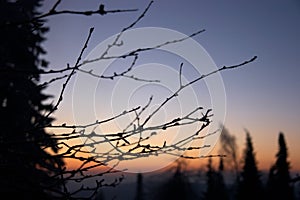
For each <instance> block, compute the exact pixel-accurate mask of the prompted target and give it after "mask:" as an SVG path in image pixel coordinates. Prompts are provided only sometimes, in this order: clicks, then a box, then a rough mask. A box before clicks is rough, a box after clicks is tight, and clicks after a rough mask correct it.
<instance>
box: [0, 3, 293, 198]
mask: <svg viewBox="0 0 300 200" xmlns="http://www.w3.org/2000/svg"><path fill="white" fill-rule="evenodd" d="M0 2H1V3H0V16H1V18H0V29H1V31H0V40H1V43H0V51H1V57H0V70H1V71H0V91H1V93H0V115H1V120H0V127H1V129H0V193H1V195H2V196H3V195H5V196H6V195H8V196H9V197H10V199H76V198H79V197H78V195H81V194H85V196H84V197H80V198H81V199H105V190H104V189H103V188H105V187H117V186H118V185H119V184H122V180H123V179H124V175H123V174H122V173H123V172H121V173H120V172H119V171H118V170H115V169H114V168H109V169H107V167H106V164H107V162H109V161H111V160H114V161H120V160H122V159H123V160H125V159H138V158H139V157H151V156H157V155H160V154H174V156H176V157H181V159H183V160H184V159H200V158H199V157H192V156H185V154H184V155H182V154H176V153H174V152H176V151H177V150H184V151H190V150H191V151H193V150H199V149H202V148H205V147H206V146H204V147H202V146H193V147H189V148H186V147H185V146H184V144H185V142H187V141H194V140H201V139H203V138H205V137H209V135H211V134H208V135H204V136H201V137H200V136H199V133H200V132H201V131H203V130H204V129H205V128H206V127H208V126H209V125H210V122H211V121H210V118H211V116H212V114H211V112H212V110H210V109H207V110H205V109H204V108H202V107H199V108H195V109H194V110H192V111H190V113H188V114H186V115H185V116H179V117H177V118H175V119H173V120H172V121H168V122H163V123H162V124H159V125H157V126H147V125H148V124H147V122H148V121H150V120H151V119H152V117H153V116H154V115H155V114H156V113H157V112H158V111H159V110H160V109H162V108H163V107H164V105H165V104H167V103H168V102H169V101H170V100H172V99H174V98H176V97H177V96H178V95H179V93H180V92H181V91H183V90H184V89H185V88H186V87H188V86H190V85H192V84H193V83H195V82H198V81H200V80H202V79H204V78H205V77H207V76H210V75H212V74H215V73H219V72H220V71H223V70H227V69H234V68H238V67H240V66H244V65H246V64H248V63H251V62H253V61H254V60H255V59H256V56H254V57H253V58H251V59H249V60H247V61H244V62H242V63H241V64H237V65H232V66H223V67H221V68H219V69H217V70H215V71H212V72H210V73H208V74H204V75H201V76H200V77H198V78H196V79H195V80H192V81H191V82H188V83H187V84H183V83H182V81H181V75H182V74H181V71H182V67H183V64H181V65H180V74H179V75H180V78H179V88H178V90H177V91H176V92H174V93H173V94H171V96H169V97H167V98H166V100H165V101H163V102H162V103H161V105H160V106H159V107H158V109H157V110H155V111H153V112H152V113H150V115H149V116H148V117H147V118H146V119H144V121H142V120H141V115H142V114H143V112H144V111H145V110H147V109H148V108H149V106H150V104H151V102H152V97H150V98H149V102H146V103H145V105H144V106H143V107H141V106H138V107H134V108H132V109H131V110H125V111H124V112H122V113H120V114H118V115H115V116H112V117H111V118H108V119H103V120H97V121H96V122H91V123H90V124H85V125H68V124H61V125H55V118H54V117H53V113H54V112H55V111H56V110H57V109H59V106H60V103H61V102H62V101H63V99H64V91H65V90H66V87H67V86H68V84H69V82H70V80H71V78H72V77H73V75H74V74H75V73H77V72H79V71H80V72H83V73H87V74H88V75H91V76H98V78H99V79H107V80H114V79H116V78H118V77H127V78H130V79H132V80H134V81H147V80H143V79H139V78H136V77H135V76H128V75H127V73H128V72H130V71H131V70H132V68H133V67H134V65H135V63H136V61H137V60H138V58H139V56H140V54H139V53H141V52H143V51H149V50H153V49H157V48H159V47H161V46H164V45H168V44H176V43H178V42H182V41H184V40H186V39H187V38H190V37H194V36H196V35H198V34H200V33H202V32H203V30H200V31H197V32H195V33H192V34H191V35H190V36H188V37H186V38H181V39H170V41H166V42H165V43H163V44H158V45H157V46H155V47H153V48H145V47H141V48H138V49H135V50H133V51H132V52H130V53H128V54H125V55H118V56H117V58H119V59H126V58H131V59H132V62H131V64H130V66H129V67H128V68H127V69H125V70H124V71H120V72H114V73H113V74H112V75H105V76H104V75H97V74H93V72H91V71H84V69H81V68H80V67H82V66H84V65H85V64H86V63H88V62H92V61H82V60H81V59H82V56H83V54H84V53H85V50H86V48H87V45H88V43H89V40H90V38H91V35H92V33H93V30H94V29H93V28H91V29H90V30H89V32H88V36H87V39H86V41H85V42H84V45H83V47H82V49H81V50H80V53H79V56H78V58H77V60H76V61H75V64H74V66H70V65H67V66H66V67H65V68H62V69H59V70H53V69H51V68H49V69H48V65H49V63H48V61H47V60H44V59H43V58H42V57H43V55H45V54H46V53H47V52H46V50H45V49H43V47H42V43H43V41H44V40H45V39H46V33H47V32H48V28H49V27H47V25H46V23H47V17H48V16H54V15H62V14H73V15H81V16H90V15H99V16H101V17H102V16H104V15H107V14H115V13H119V12H135V11H137V10H136V9H124V10H122V9H117V10H107V9H106V8H105V6H104V5H103V4H100V5H99V8H98V9H96V10H89V11H72V10H58V7H59V4H60V3H61V0H57V1H56V3H55V4H54V5H53V7H52V8H51V9H50V10H49V12H46V13H39V12H37V10H38V9H39V8H40V6H41V5H42V2H43V1H42V0H21V1H10V0H1V1H0ZM152 3H153V2H152V1H151V2H150V3H149V4H148V6H147V7H146V8H145V10H144V11H143V12H142V13H141V14H140V15H139V17H138V18H137V19H136V20H135V21H133V23H131V24H130V25H129V26H127V27H125V28H123V29H122V31H121V32H120V34H119V35H117V38H116V40H115V41H114V42H113V44H112V45H111V46H109V47H108V48H107V49H106V51H105V52H104V54H103V57H99V58H97V59H99V60H101V59H109V58H108V57H105V56H106V55H107V54H108V52H109V50H110V48H113V47H117V46H120V41H119V40H120V38H121V36H122V33H124V32H125V31H127V30H128V29H131V28H132V27H134V26H135V25H136V24H137V23H138V22H139V21H140V20H141V19H142V18H143V17H144V16H145V13H146V12H148V10H149V8H150V6H151V4H152ZM43 74H51V75H54V76H55V77H54V78H52V79H50V80H49V81H46V82H44V83H41V82H40V77H41V75H43ZM58 80H63V84H62V89H61V91H60V93H59V94H55V95H56V96H57V101H56V102H54V103H52V104H50V103H46V102H49V99H51V98H52V96H51V95H48V94H45V93H44V92H45V89H46V88H47V86H49V84H51V83H52V82H55V81H58ZM150 81H151V80H150ZM130 113H133V114H135V115H136V118H135V119H134V120H133V121H131V122H129V125H128V127H127V128H125V129H124V131H123V132H120V133H113V134H109V135H107V136H103V135H99V134H97V133H96V131H93V132H91V133H89V134H88V135H84V134H82V133H84V131H85V130H86V128H89V127H95V126H97V125H100V124H102V123H106V122H107V121H113V120H115V119H117V118H119V117H122V116H125V115H128V114H130ZM195 113H197V114H198V115H197V116H194V114H195ZM194 123H196V124H198V125H199V127H200V128H199V129H198V130H197V131H196V133H192V134H191V135H189V136H187V137H186V138H184V139H182V140H181V141H179V142H178V143H176V144H166V142H165V141H162V144H161V146H157V145H152V144H151V143H150V142H149V138H151V136H152V135H151V136H149V137H146V138H145V137H144V138H143V137H142V136H141V135H142V132H143V131H144V132H145V131H151V132H153V133H154V132H155V131H158V130H166V129H172V128H174V127H177V126H184V125H190V124H194ZM56 128H57V129H64V130H65V131H64V133H61V134H52V132H51V133H50V132H49V131H46V129H56ZM222 130H223V134H222V135H223V136H224V137H221V139H222V141H223V143H222V144H223V150H222V153H220V154H218V155H208V156H203V157H202V158H201V159H204V158H208V165H207V171H206V186H205V188H199V189H201V190H202V189H205V191H204V192H203V193H201V195H197V189H196V191H195V187H194V183H191V182H190V175H189V174H188V173H186V171H185V170H184V169H183V164H182V160H180V161H178V162H177V165H176V167H175V170H174V173H173V174H172V175H171V176H170V177H169V178H168V179H166V180H164V181H161V182H160V183H157V185H156V187H154V188H155V191H152V190H148V189H147V190H146V189H145V188H146V186H145V185H146V184H145V178H144V176H143V174H137V182H136V187H135V188H136V193H135V199H136V200H141V199H144V200H146V199H149V198H152V199H220V198H222V199H230V198H232V197H233V198H235V197H237V198H238V199H247V198H250V197H251V198H255V199H259V198H261V197H265V196H266V197H268V198H272V199H283V198H284V199H293V196H294V194H293V184H294V183H295V182H297V181H298V178H297V177H293V178H291V177H290V174H289V163H288V153H287V146H286V143H285V139H284V135H283V133H280V134H279V151H278V153H277V154H276V158H277V160H276V162H275V164H274V166H273V167H272V168H271V169H270V174H269V179H268V183H267V186H264V185H263V184H262V183H261V181H260V175H259V171H258V169H257V166H256V161H255V153H254V147H253V144H252V140H251V137H250V134H249V133H247V135H246V136H247V137H246V148H245V152H244V158H243V160H244V163H243V164H244V165H243V167H242V169H241V170H240V168H239V166H238V163H237V157H238V154H237V147H236V144H235V138H234V136H232V135H230V134H226V133H225V132H224V131H225V128H224V129H223V128H222ZM136 136H138V137H137V138H138V139H135V140H134V141H133V142H132V140H130V139H132V138H136ZM81 137H83V138H84V139H85V140H86V143H85V144H79V145H77V144H76V145H73V146H72V145H69V144H67V142H66V141H69V140H72V139H74V138H75V139H78V138H81ZM93 137H94V138H97V139H99V138H100V140H99V141H98V142H95V140H93V139H94V138H93ZM91 138H92V139H91ZM112 141H113V142H115V143H116V145H115V146H114V148H116V149H118V148H120V149H121V148H122V147H130V148H128V149H129V150H127V151H126V152H122V153H120V154H113V153H111V154H109V153H107V152H104V153H103V152H100V153H94V154H92V153H91V152H86V151H85V150H84V147H90V148H94V147H95V145H98V144H101V143H105V142H112ZM223 153H224V154H225V155H226V154H227V155H228V158H229V157H230V161H228V160H226V157H224V156H225V155H223ZM78 154H79V155H78ZM82 154H84V156H82ZM91 154H92V156H90V155H91ZM87 155H88V156H87ZM223 157H224V158H223ZM67 159H73V160H76V161H78V162H80V166H79V167H77V168H75V169H68V168H66V166H65V165H66V162H67V161H66V160H67ZM214 159H218V161H219V167H218V169H217V170H216V169H214V167H213V166H212V163H213V161H214ZM225 163H226V164H225ZM229 164H230V165H231V166H230V167H229ZM116 165H117V164H116ZM227 167H228V169H233V170H234V171H235V177H236V178H235V179H236V187H234V190H230V188H229V186H228V185H226V178H225V176H224V175H223V173H224V172H225V171H226V169H227ZM92 170H94V171H93V173H91V171H92ZM112 174H116V176H115V177H113V178H112V180H111V179H109V177H107V176H105V175H112ZM86 180H92V181H93V185H92V186H86V185H85V184H84V183H85V182H84V181H86ZM74 183H76V184H77V183H78V184H80V187H78V188H76V189H70V185H72V184H74ZM199 187H200V186H199ZM74 188H75V187H74ZM232 191H234V192H236V195H234V196H232V195H231V192H232ZM149 192H151V193H152V194H151V195H150V194H149ZM252 195H258V196H252ZM264 195H265V196H264ZM2 196H1V197H2Z"/></svg>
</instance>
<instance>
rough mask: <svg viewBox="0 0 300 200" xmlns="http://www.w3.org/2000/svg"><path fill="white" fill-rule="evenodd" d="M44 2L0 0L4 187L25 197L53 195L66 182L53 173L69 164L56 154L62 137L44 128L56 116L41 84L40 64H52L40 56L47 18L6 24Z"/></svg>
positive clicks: (0, 182)
mask: <svg viewBox="0 0 300 200" xmlns="http://www.w3.org/2000/svg"><path fill="white" fill-rule="evenodd" d="M40 2H41V1H40V0H30V1H27V0H21V1H16V2H13V1H5V0H1V2H0V27H1V31H0V40H1V43H0V51H1V57H0V68H1V70H2V72H1V73H0V91H1V93H0V115H1V120H0V127H1V129H0V162H1V164H0V177H1V178H0V193H1V194H2V195H3V194H9V195H11V197H14V198H15V197H22V198H23V199H48V198H49V192H50V191H52V190H56V189H59V188H58V187H59V186H60V185H61V182H58V181H61V180H58V179H57V178H58V177H55V176H54V175H56V174H58V173H59V171H61V168H62V167H63V165H64V163H63V161H62V159H60V158H59V157H55V156H52V155H53V154H54V153H57V152H58V147H57V146H56V144H57V143H56V140H55V139H54V138H52V137H51V135H50V134H48V133H47V132H46V131H45V129H44V127H45V125H47V124H50V123H51V122H52V121H53V118H51V117H48V116H45V115H44V113H45V112H48V111H50V110H51V109H52V106H51V105H50V104H47V103H45V100H47V99H48V98H49V96H48V95H45V94H44V93H43V90H44V89H45V87H43V86H42V87H40V86H38V81H39V73H38V71H39V69H40V66H43V67H46V65H47V61H45V60H43V59H41V58H40V56H41V55H42V54H45V53H46V52H45V50H44V49H43V48H42V46H41V43H42V42H43V41H44V39H45V38H44V33H45V32H46V31H47V30H48V29H47V27H44V26H43V22H44V20H37V21H35V22H34V23H24V24H19V25H18V26H9V25H7V24H10V23H13V22H16V21H23V20H29V19H31V18H34V17H35V16H36V15H38V12H37V9H38V7H39V6H40ZM6 25H7V26H6ZM17 71H19V73H18V72H17ZM21 71H26V73H21ZM46 146H47V147H50V148H49V149H48V151H46V150H45V149H44V148H45V147H46ZM50 149H51V150H50Z"/></svg>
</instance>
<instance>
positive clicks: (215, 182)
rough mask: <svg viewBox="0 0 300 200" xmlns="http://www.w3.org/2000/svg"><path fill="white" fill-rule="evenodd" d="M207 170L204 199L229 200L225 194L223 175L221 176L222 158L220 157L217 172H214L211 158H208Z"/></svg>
mask: <svg viewBox="0 0 300 200" xmlns="http://www.w3.org/2000/svg"><path fill="white" fill-rule="evenodd" d="M207 168H208V169H207V172H206V178H207V179H206V184H207V185H206V186H207V189H206V191H205V193H204V199H206V200H217V199H223V200H227V199H229V197H228V194H227V189H226V186H225V183H224V178H223V174H222V172H223V169H224V166H223V158H222V157H220V163H219V171H215V169H214V168H213V166H212V159H211V158H209V160H208V164H207Z"/></svg>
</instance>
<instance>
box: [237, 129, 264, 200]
mask: <svg viewBox="0 0 300 200" xmlns="http://www.w3.org/2000/svg"><path fill="white" fill-rule="evenodd" d="M243 162H244V166H243V168H242V172H241V175H240V181H239V186H238V191H237V199H243V200H245V199H264V196H263V188H262V183H261V180H260V174H259V171H258V169H257V163H256V159H255V153H254V149H253V144H252V139H251V136H250V134H249V132H248V131H247V130H246V148H245V151H244V160H243Z"/></svg>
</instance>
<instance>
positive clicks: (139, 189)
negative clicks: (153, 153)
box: [135, 173, 144, 200]
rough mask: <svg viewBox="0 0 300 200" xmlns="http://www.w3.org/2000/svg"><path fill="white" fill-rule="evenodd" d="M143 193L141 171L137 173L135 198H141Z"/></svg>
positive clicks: (141, 199)
mask: <svg viewBox="0 0 300 200" xmlns="http://www.w3.org/2000/svg"><path fill="white" fill-rule="evenodd" d="M143 193H144V192H143V175H142V174H141V173H138V174H137V188H136V196H135V200H143V199H144V197H143Z"/></svg>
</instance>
